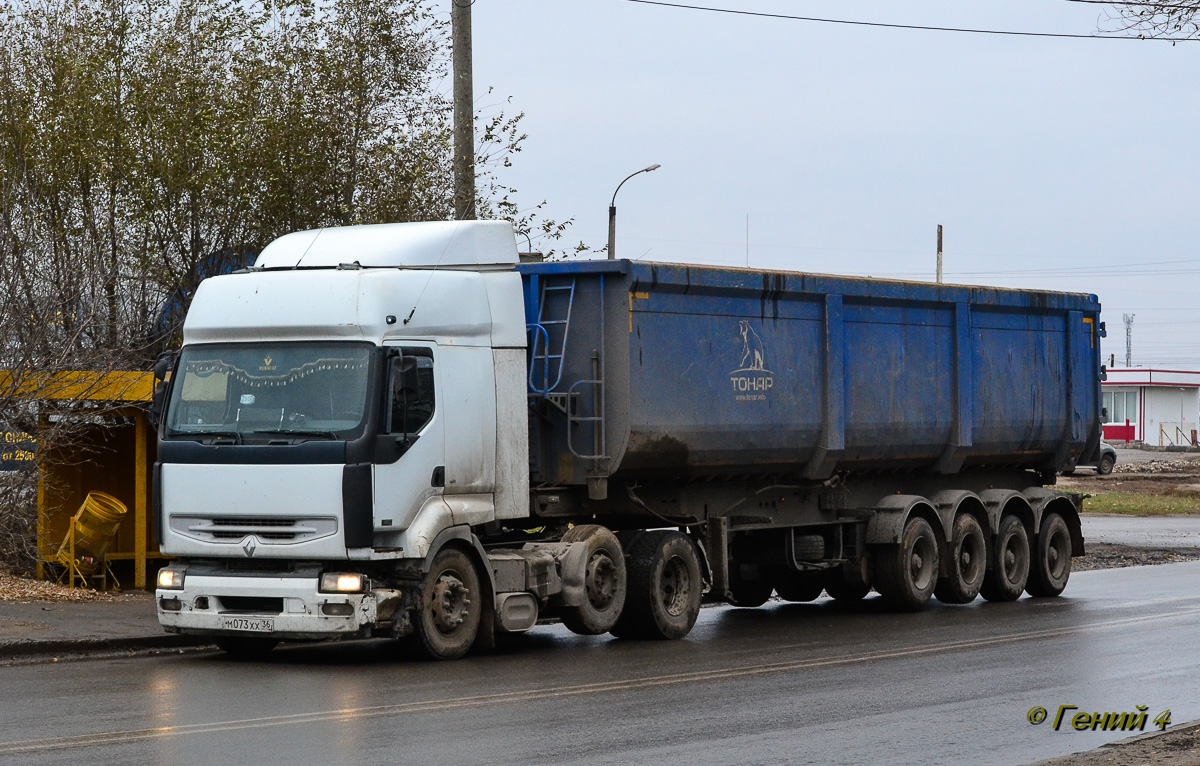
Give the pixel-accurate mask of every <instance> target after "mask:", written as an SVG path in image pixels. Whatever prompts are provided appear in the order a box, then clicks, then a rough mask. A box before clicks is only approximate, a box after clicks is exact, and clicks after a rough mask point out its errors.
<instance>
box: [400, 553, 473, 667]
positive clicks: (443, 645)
mask: <svg viewBox="0 0 1200 766" xmlns="http://www.w3.org/2000/svg"><path fill="white" fill-rule="evenodd" d="M482 595H483V591H482V589H481V588H480V587H479V573H478V572H477V571H476V570H475V563H474V562H473V561H472V560H471V557H470V556H468V555H467V554H466V553H464V552H462V551H461V550H459V549H458V548H443V549H442V550H441V551H439V552H438V555H437V556H435V557H434V558H433V564H432V565H431V566H430V567H429V572H428V573H427V574H426V575H425V579H424V580H423V581H422V582H421V603H420V604H419V605H418V607H417V613H416V615H415V619H414V620H413V622H414V623H415V624H414V627H415V631H414V633H415V634H416V638H417V643H418V645H419V646H420V648H421V649H422V650H423V651H424V652H425V654H427V655H429V657H431V658H432V659H435V660H455V659H458V658H459V657H462V656H463V655H465V654H466V653H467V652H469V651H470V650H471V645H472V644H473V643H475V636H476V634H478V632H479V622H480V613H481V612H482V601H483V599H482Z"/></svg>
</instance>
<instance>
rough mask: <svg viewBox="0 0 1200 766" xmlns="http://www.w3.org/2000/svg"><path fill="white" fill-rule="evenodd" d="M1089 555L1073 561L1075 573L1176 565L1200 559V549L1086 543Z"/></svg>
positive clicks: (1072, 566) (1085, 547)
mask: <svg viewBox="0 0 1200 766" xmlns="http://www.w3.org/2000/svg"><path fill="white" fill-rule="evenodd" d="M1084 549H1085V550H1086V551H1087V553H1086V554H1085V555H1083V556H1079V557H1077V558H1075V559H1072V560H1071V569H1072V570H1073V571H1075V572H1087V571H1089V570H1092V569H1116V568H1117V567H1140V566H1146V565H1148V564H1176V563H1178V562H1180V561H1196V560H1197V559H1200V548H1143V547H1140V546H1134V545H1112V544H1110V543H1085V545H1084Z"/></svg>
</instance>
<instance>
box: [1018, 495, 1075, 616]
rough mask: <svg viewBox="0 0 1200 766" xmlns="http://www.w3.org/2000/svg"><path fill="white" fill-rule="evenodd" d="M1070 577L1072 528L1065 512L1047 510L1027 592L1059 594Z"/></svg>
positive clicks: (1030, 569) (1034, 594) (1037, 594)
mask: <svg viewBox="0 0 1200 766" xmlns="http://www.w3.org/2000/svg"><path fill="white" fill-rule="evenodd" d="M1070 577H1071V530H1070V528H1069V527H1068V526H1067V522H1066V521H1065V520H1064V519H1063V517H1062V516H1059V515H1058V514H1057V513H1047V514H1046V515H1045V516H1043V517H1042V529H1041V531H1040V532H1038V536H1037V544H1036V546H1035V550H1034V554H1033V561H1032V562H1031V563H1030V566H1029V581H1028V582H1027V583H1025V592H1026V593H1028V594H1029V595H1031V596H1040V597H1049V596H1057V595H1058V594H1060V593H1062V592H1063V589H1064V588H1066V587H1067V580H1068V579H1070Z"/></svg>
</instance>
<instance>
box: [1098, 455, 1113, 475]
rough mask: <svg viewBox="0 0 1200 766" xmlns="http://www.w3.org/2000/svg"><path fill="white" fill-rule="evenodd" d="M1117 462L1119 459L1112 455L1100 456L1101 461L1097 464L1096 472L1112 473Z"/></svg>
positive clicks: (1102, 473) (1101, 473)
mask: <svg viewBox="0 0 1200 766" xmlns="http://www.w3.org/2000/svg"><path fill="white" fill-rule="evenodd" d="M1116 464H1117V459H1116V458H1115V457H1113V456H1112V455H1105V456H1104V457H1102V458H1100V462H1099V463H1098V464H1097V465H1096V473H1098V474H1100V475H1101V476H1108V475H1109V474H1110V473H1112V470H1113V466H1115V465H1116Z"/></svg>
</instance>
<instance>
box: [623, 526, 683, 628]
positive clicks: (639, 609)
mask: <svg viewBox="0 0 1200 766" xmlns="http://www.w3.org/2000/svg"><path fill="white" fill-rule="evenodd" d="M625 566H626V568H627V570H628V578H629V587H628V592H627V594H626V596H625V608H624V609H623V610H622V612H621V617H620V619H618V620H617V624H616V625H615V626H614V627H613V630H612V633H613V635H615V636H618V637H620V638H648V639H679V638H683V637H684V636H686V635H687V634H688V633H689V632H690V631H691V629H692V626H693V625H695V624H696V618H697V617H699V616H700V597H701V595H702V592H703V589H704V581H703V579H702V578H701V574H700V558H699V556H698V554H697V553H696V546H695V545H694V544H693V543H692V541H691V540H690V539H688V537H687V535H684V534H682V533H680V532H675V531H671V530H659V531H654V532H646V533H645V534H642V535H640V536H638V537H637V538H636V539H634V541H633V543H632V545H631V546H630V549H629V550H628V551H627V552H626V557H625Z"/></svg>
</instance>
